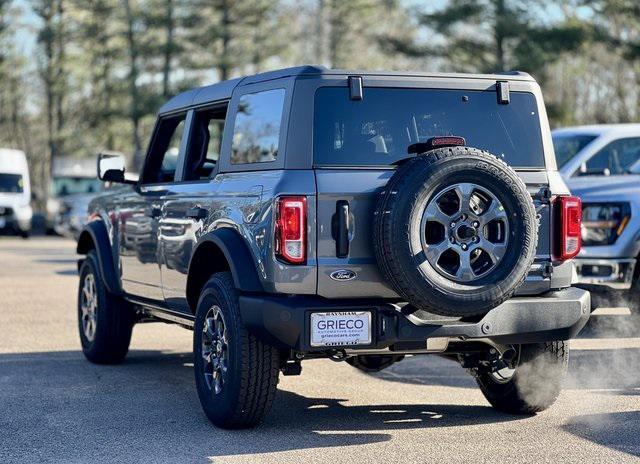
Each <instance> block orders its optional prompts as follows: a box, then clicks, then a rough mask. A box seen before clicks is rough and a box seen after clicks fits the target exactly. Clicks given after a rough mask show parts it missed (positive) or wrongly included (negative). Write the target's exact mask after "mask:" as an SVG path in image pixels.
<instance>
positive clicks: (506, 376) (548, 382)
mask: <svg viewBox="0 0 640 464" xmlns="http://www.w3.org/2000/svg"><path fill="white" fill-rule="evenodd" d="M515 348H516V352H517V357H516V358H515V365H514V366H513V367H512V368H510V367H507V366H503V367H502V368H501V369H497V370H494V371H492V372H481V373H479V374H478V375H477V376H476V381H477V382H478V385H479V386H480V390H481V391H482V393H483V394H484V396H485V398H486V399H487V400H488V401H489V403H491V405H492V406H493V407H494V408H496V409H498V410H500V411H504V412H508V413H511V414H535V413H537V412H540V411H544V410H545V409H547V408H548V407H549V406H551V405H552V404H553V403H554V402H555V401H556V399H557V398H558V395H559V394H560V391H561V390H562V382H563V380H564V377H565V374H566V372H567V367H568V363H569V343H568V342H562V341H555V342H546V343H538V344H530V345H519V346H517V347H515Z"/></svg>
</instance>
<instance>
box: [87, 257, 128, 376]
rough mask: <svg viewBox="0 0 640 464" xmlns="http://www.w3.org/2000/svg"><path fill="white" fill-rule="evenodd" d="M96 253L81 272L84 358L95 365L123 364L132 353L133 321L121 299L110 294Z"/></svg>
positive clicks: (126, 305)
mask: <svg viewBox="0 0 640 464" xmlns="http://www.w3.org/2000/svg"><path fill="white" fill-rule="evenodd" d="M98 266H99V264H98V258H97V256H96V253H95V251H90V252H89V254H87V257H86V258H85V260H84V262H83V263H82V267H81V268H80V285H79V288H78V329H79V331H80V342H81V344H82V352H83V353H84V355H85V357H86V358H87V359H88V360H89V361H91V362H93V363H96V364H116V363H119V362H122V361H123V360H124V358H125V356H126V355H127V352H128V351H129V343H130V342H131V331H132V329H133V324H134V317H133V311H132V310H131V307H130V306H129V305H128V304H127V302H126V301H124V300H123V299H122V298H119V297H118V296H116V295H113V294H111V293H109V291H108V290H107V288H106V287H105V285H104V283H103V282H102V278H101V277H100V272H99V271H98V269H99V267H98Z"/></svg>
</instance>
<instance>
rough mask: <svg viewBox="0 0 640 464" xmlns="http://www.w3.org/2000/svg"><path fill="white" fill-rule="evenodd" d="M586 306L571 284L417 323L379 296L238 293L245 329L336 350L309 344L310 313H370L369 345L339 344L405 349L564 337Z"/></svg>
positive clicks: (304, 347)
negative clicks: (469, 317) (482, 310)
mask: <svg viewBox="0 0 640 464" xmlns="http://www.w3.org/2000/svg"><path fill="white" fill-rule="evenodd" d="M590 304H591V303H590V295H589V292H587V291H585V290H582V289H578V288H574V287H571V288H567V289H564V290H559V291H556V292H549V293H547V294H545V295H540V296H536V297H516V298H511V299H510V300H508V301H506V302H505V303H503V304H501V305H500V306H498V307H496V308H494V309H492V310H491V311H490V312H489V313H488V314H486V315H485V316H484V317H482V318H481V319H480V320H478V321H473V322H465V321H461V320H458V319H452V318H442V320H429V321H423V320H420V319H417V318H415V317H414V316H412V315H406V314H403V313H402V310H401V309H400V308H399V307H398V306H396V305H393V304H390V303H385V302H381V301H379V300H378V301H374V300H372V301H366V300H338V301H333V300H327V299H323V298H317V297H302V296H297V297H282V296H265V295H259V296H252V295H242V296H240V310H241V312H242V318H243V322H244V323H245V325H246V326H247V328H248V329H249V330H250V331H251V332H253V333H254V334H256V336H258V337H260V338H262V339H263V340H264V341H265V342H267V343H270V344H272V345H274V346H277V347H279V348H282V349H293V350H296V351H300V352H311V351H323V350H328V349H335V348H336V347H335V346H332V347H330V348H320V349H319V348H317V347H315V348H312V347H311V345H310V330H311V328H310V315H311V313H312V312H318V311H320V312H325V311H336V312H339V311H371V312H372V339H371V344H369V345H359V346H357V347H355V346H344V347H342V348H345V349H346V348H348V349H349V350H355V349H362V350H367V349H384V348H389V349H390V350H391V351H394V350H397V351H408V350H409V351H410V350H419V349H421V347H422V348H424V347H426V346H427V340H429V339H436V338H449V339H451V340H461V341H462V340H474V339H485V340H486V339H489V340H491V341H493V342H495V343H501V344H520V343H539V342H545V341H552V340H568V339H570V338H572V337H574V336H575V335H576V334H577V333H578V332H579V331H580V330H581V329H582V327H584V325H585V324H586V323H587V320H588V319H589V314H590ZM337 348H338V349H340V348H341V347H339V346H338V347H337Z"/></svg>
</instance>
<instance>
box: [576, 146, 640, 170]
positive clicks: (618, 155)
mask: <svg viewBox="0 0 640 464" xmlns="http://www.w3.org/2000/svg"><path fill="white" fill-rule="evenodd" d="M638 160H640V138H628V139H619V140H615V141H613V142H611V143H610V144H609V145H607V146H606V147H604V148H603V149H601V150H600V151H599V152H597V153H596V154H595V155H593V156H592V157H591V158H590V159H589V161H587V163H586V167H587V171H586V173H585V174H588V173H602V172H604V171H605V170H609V173H610V174H611V175H612V176H615V175H620V174H628V173H629V170H630V169H631V168H632V167H634V165H635V164H637V163H638Z"/></svg>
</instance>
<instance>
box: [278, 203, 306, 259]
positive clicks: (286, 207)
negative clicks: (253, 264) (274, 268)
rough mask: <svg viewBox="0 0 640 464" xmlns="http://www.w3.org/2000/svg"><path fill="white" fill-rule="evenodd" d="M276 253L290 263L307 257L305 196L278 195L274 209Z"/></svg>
mask: <svg viewBox="0 0 640 464" xmlns="http://www.w3.org/2000/svg"><path fill="white" fill-rule="evenodd" d="M275 252H276V255H277V256H278V257H279V258H280V259H282V260H283V261H286V262H288V263H292V264H302V263H304V262H305V261H306V259H307V198H306V197H300V196H295V197H290V196H286V197H280V198H278V204H277V211H276V231H275Z"/></svg>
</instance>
